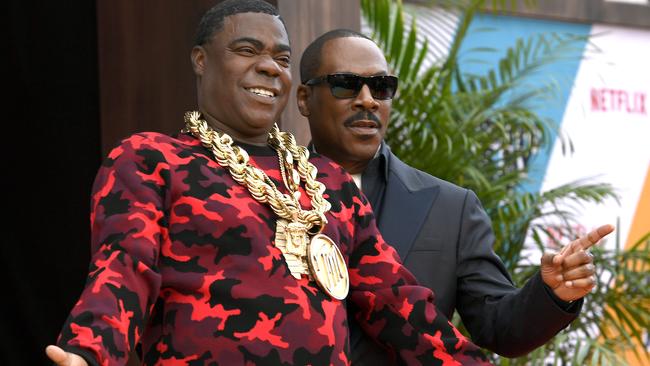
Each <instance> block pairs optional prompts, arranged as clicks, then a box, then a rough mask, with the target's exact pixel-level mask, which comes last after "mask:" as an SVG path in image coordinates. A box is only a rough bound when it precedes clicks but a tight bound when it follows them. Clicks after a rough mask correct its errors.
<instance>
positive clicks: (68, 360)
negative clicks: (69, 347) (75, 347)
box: [45, 346, 88, 366]
mask: <svg viewBox="0 0 650 366" xmlns="http://www.w3.org/2000/svg"><path fill="white" fill-rule="evenodd" d="M45 354H46V355H47V357H49V358H50V360H52V361H54V363H55V364H56V365H57V366H88V363H87V362H86V360H84V359H83V358H82V357H81V356H79V355H75V354H74V353H70V352H66V351H64V350H62V349H61V348H59V347H57V346H47V347H46V348H45Z"/></svg>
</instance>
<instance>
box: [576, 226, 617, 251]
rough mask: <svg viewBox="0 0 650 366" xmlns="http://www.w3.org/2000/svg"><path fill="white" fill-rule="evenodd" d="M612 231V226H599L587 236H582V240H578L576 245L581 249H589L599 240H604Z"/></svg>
mask: <svg viewBox="0 0 650 366" xmlns="http://www.w3.org/2000/svg"><path fill="white" fill-rule="evenodd" d="M612 231H614V226H612V225H609V224H607V225H603V226H600V227H598V228H596V229H594V230H592V231H590V232H589V233H588V234H587V235H585V236H583V237H582V238H580V239H578V245H579V246H580V247H581V248H582V249H585V250H586V249H589V248H591V247H592V246H594V244H596V243H598V242H599V241H600V239H602V238H604V237H605V236H607V235H608V234H609V233H611V232H612Z"/></svg>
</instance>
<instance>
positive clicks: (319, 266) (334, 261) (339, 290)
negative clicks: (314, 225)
mask: <svg viewBox="0 0 650 366" xmlns="http://www.w3.org/2000/svg"><path fill="white" fill-rule="evenodd" d="M307 248H308V249H307V250H308V254H307V260H308V261H309V270H310V271H311V274H312V276H314V280H316V283H318V286H320V288H322V289H323V290H324V291H325V292H327V293H328V294H329V295H330V296H332V297H333V298H335V299H337V300H343V299H345V297H346V296H347V295H348V291H349V289H350V278H349V276H348V268H347V266H346V264H345V259H344V258H343V255H342V254H341V251H340V250H339V248H338V247H337V246H336V244H334V241H333V240H332V239H330V238H329V237H327V236H326V235H323V234H318V235H315V236H314V237H313V238H312V239H311V242H310V244H309V246H308V247H307Z"/></svg>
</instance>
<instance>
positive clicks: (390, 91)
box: [368, 76, 397, 99]
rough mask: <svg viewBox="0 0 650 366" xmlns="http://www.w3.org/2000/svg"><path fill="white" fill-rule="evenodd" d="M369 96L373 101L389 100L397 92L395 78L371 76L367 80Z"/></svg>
mask: <svg viewBox="0 0 650 366" xmlns="http://www.w3.org/2000/svg"><path fill="white" fill-rule="evenodd" d="M368 79H369V80H368V87H370V94H372V97H373V98H375V99H391V98H393V96H395V92H396V91H397V78H396V77H395V76H373V77H370V78H368Z"/></svg>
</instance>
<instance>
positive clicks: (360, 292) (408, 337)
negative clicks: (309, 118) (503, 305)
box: [348, 196, 489, 365]
mask: <svg viewBox="0 0 650 366" xmlns="http://www.w3.org/2000/svg"><path fill="white" fill-rule="evenodd" d="M353 200H354V201H355V204H354V205H355V220H356V225H355V228H354V233H353V235H354V248H353V250H352V253H351V256H350V260H349V272H350V289H351V291H350V295H349V297H348V301H349V302H350V303H351V305H350V306H351V309H352V312H353V313H354V314H355V316H356V319H357V321H358V322H359V324H360V326H361V328H362V329H363V331H364V332H365V333H367V334H368V335H369V336H370V337H372V338H373V339H374V340H375V341H376V342H378V343H379V344H381V345H382V346H383V347H385V348H387V349H388V350H389V352H390V354H391V355H392V356H393V357H395V358H397V359H398V361H399V362H400V363H403V364H409V365H411V364H424V365H428V364H440V363H442V364H444V365H459V364H462V365H466V364H471V365H480V364H489V363H488V362H487V360H486V358H485V356H484V355H483V354H482V352H481V351H480V349H478V348H477V347H476V346H475V345H474V344H472V343H471V342H470V341H469V340H468V339H467V338H465V337H464V336H463V335H462V334H461V333H460V332H459V331H458V330H457V329H456V328H455V327H454V326H453V325H452V324H451V323H450V322H449V320H448V319H447V318H446V317H445V316H444V315H443V314H442V313H441V312H438V311H437V309H436V307H435V305H434V302H433V300H434V294H433V292H432V291H431V290H430V289H428V288H426V287H422V286H419V285H418V284H417V282H416V280H415V277H413V275H412V274H411V273H410V272H409V271H408V270H407V269H406V268H405V267H404V266H403V265H402V263H401V261H400V259H399V256H398V254H397V252H396V251H395V249H393V248H392V247H391V246H389V245H387V244H386V243H385V242H384V240H383V238H382V236H381V234H380V233H379V231H378V229H377V227H376V225H375V219H374V215H373V214H372V211H371V209H370V206H369V204H368V202H367V201H366V199H365V197H363V196H355V197H354V198H353Z"/></svg>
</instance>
